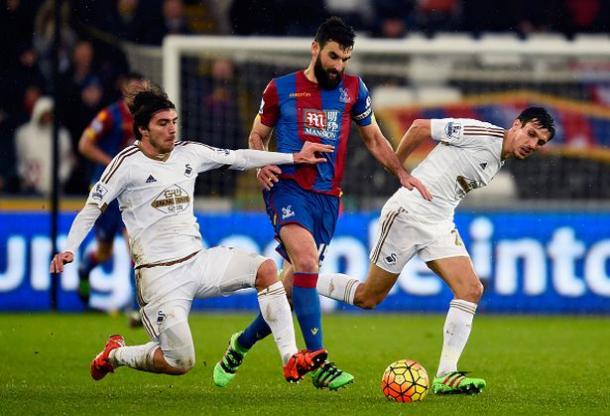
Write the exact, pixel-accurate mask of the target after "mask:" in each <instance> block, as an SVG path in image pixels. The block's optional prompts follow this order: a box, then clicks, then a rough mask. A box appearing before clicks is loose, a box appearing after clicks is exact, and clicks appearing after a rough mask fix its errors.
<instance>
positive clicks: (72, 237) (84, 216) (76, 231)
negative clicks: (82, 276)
mask: <svg viewBox="0 0 610 416" xmlns="http://www.w3.org/2000/svg"><path fill="white" fill-rule="evenodd" d="M101 213H102V211H101V210H100V209H99V208H98V206H97V205H95V204H86V205H85V206H84V207H83V209H82V210H81V211H80V212H79V213H78V215H77V216H76V218H75V219H74V222H73V223H72V226H71V227H70V232H69V233H68V239H67V240H66V248H65V250H64V251H62V252H61V253H58V254H56V255H55V256H54V257H53V260H51V267H50V271H51V273H61V272H62V271H63V270H64V264H66V263H72V261H73V260H74V253H75V252H76V250H77V249H78V246H80V244H81V243H82V242H83V240H84V239H85V237H86V236H87V233H88V232H89V230H91V227H93V224H95V221H96V220H97V218H98V217H99V216H100V214H101Z"/></svg>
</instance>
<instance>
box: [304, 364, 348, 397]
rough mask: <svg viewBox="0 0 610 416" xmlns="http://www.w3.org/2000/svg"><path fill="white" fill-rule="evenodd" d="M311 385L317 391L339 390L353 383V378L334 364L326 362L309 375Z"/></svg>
mask: <svg viewBox="0 0 610 416" xmlns="http://www.w3.org/2000/svg"><path fill="white" fill-rule="evenodd" d="M311 378H312V381H313V385H314V387H315V388H317V389H326V388H327V389H329V390H339V389H340V388H341V387H345V386H347V385H348V384H351V383H353V382H354V376H353V375H351V374H350V373H347V372H345V371H343V370H340V369H339V368H337V366H336V365H335V363H333V362H326V363H324V365H322V367H320V368H318V369H317V370H316V371H314V372H313V373H311Z"/></svg>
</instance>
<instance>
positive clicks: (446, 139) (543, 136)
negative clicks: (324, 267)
mask: <svg viewBox="0 0 610 416" xmlns="http://www.w3.org/2000/svg"><path fill="white" fill-rule="evenodd" d="M554 135H555V127H554V122H553V119H552V117H551V116H550V115H549V114H548V113H547V112H546V110H545V109H543V108H540V107H530V108H528V109H526V110H524V111H523V112H522V113H521V114H520V115H519V116H518V117H517V119H516V120H514V122H513V124H512V126H511V127H510V128H509V129H508V130H505V129H503V128H501V127H498V126H495V125H493V124H490V123H487V122H482V121H477V120H471V119H451V118H448V119H440V120H415V121H414V122H413V124H412V125H411V127H410V128H409V130H408V131H407V132H406V134H405V135H404V136H403V137H402V140H401V143H400V145H399V147H398V150H397V151H396V154H397V156H398V159H399V160H400V161H401V162H402V163H404V161H405V160H406V159H407V157H408V156H409V155H410V154H411V153H412V152H413V150H415V149H416V148H417V147H418V146H419V144H421V143H422V141H424V140H426V139H428V138H432V139H434V140H436V141H438V142H439V144H438V145H437V146H436V147H435V148H434V150H433V151H432V152H431V153H430V154H429V155H428V156H427V157H426V158H425V159H424V160H423V161H422V162H421V163H420V164H419V166H418V167H417V168H416V169H415V170H414V171H413V175H414V176H415V177H417V178H419V179H420V180H421V181H422V182H423V183H424V184H425V185H426V187H427V188H428V189H429V190H430V193H431V194H432V200H426V199H425V198H423V197H422V196H421V195H420V194H419V193H418V192H413V191H409V190H408V189H406V188H404V187H403V188H400V189H399V190H398V191H396V193H395V194H394V195H393V196H392V197H391V198H390V199H389V200H388V201H387V202H386V204H385V205H384V207H383V209H382V211H381V218H380V222H379V230H378V232H377V237H376V242H375V244H374V245H373V249H372V251H371V253H370V267H369V273H368V276H367V278H366V281H365V282H364V283H360V282H359V281H358V280H356V279H353V278H351V277H349V276H347V275H344V274H340V273H336V274H322V275H320V277H319V279H318V283H317V289H318V292H319V293H320V294H321V295H324V296H327V297H330V298H333V299H336V300H339V301H342V302H347V303H349V304H352V305H356V306H359V307H361V308H364V309H372V308H374V307H375V306H377V305H378V304H379V303H381V301H382V300H383V299H385V297H386V296H387V295H388V293H389V292H390V289H391V288H392V286H394V284H395V283H396V280H397V279H398V276H399V275H400V273H401V271H402V269H403V268H404V267H405V265H406V264H407V262H408V261H409V260H410V259H411V258H412V257H413V256H414V255H415V254H418V255H419V256H420V258H421V259H422V260H423V261H425V262H426V265H427V266H428V267H429V268H430V269H431V270H432V271H433V272H435V273H436V274H438V275H439V276H440V277H441V278H442V279H443V280H444V281H445V283H447V284H448V285H449V287H450V288H451V291H452V292H453V294H454V299H453V300H452V301H451V302H450V304H449V312H448V313H447V318H446V320H445V326H444V329H443V334H444V337H443V348H442V351H441V358H440V363H439V366H438V371H437V373H436V378H435V379H434V381H433V383H432V391H433V392H434V393H437V394H443V393H479V392H481V391H482V390H483V389H484V388H485V385H486V383H485V380H483V379H480V378H471V377H467V376H466V374H465V373H464V372H462V371H458V369H457V364H458V360H459V358H460V356H461V354H462V351H463V350H464V348H465V346H466V342H467V341H468V336H469V335H470V329H471V327H472V320H473V318H474V314H475V312H476V309H477V304H478V302H479V300H480V298H481V295H482V294H483V285H482V284H481V282H480V280H479V278H478V277H477V275H476V272H475V271H474V268H473V266H472V262H471V261H470V257H469V255H468V252H467V251H466V248H465V247H464V244H463V243H462V239H461V238H460V235H459V233H458V230H457V229H456V228H455V224H454V223H453V214H454V210H455V208H456V206H457V205H458V204H459V202H460V201H461V200H462V198H463V197H464V196H465V195H466V194H467V193H468V192H470V191H471V190H473V189H475V188H480V187H483V186H485V185H487V184H488V183H489V182H490V181H491V180H492V178H493V177H494V176H495V175H496V173H497V172H498V170H499V169H500V168H501V167H502V166H503V165H504V161H505V160H507V159H510V158H513V157H514V158H516V159H525V158H526V157H528V156H529V155H531V154H533V153H534V152H536V151H537V150H538V149H540V147H542V146H544V145H545V144H546V143H547V142H548V141H549V140H551V139H552V138H553V136H554Z"/></svg>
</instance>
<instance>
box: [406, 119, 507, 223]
mask: <svg viewBox="0 0 610 416" xmlns="http://www.w3.org/2000/svg"><path fill="white" fill-rule="evenodd" d="M430 127H431V135H432V138H433V139H434V140H437V141H439V142H440V143H439V144H438V145H437V146H436V147H435V148H434V149H433V150H432V151H431V152H430V154H429V155H428V156H426V158H425V159H424V160H423V161H422V162H421V163H420V164H419V165H418V166H417V168H415V169H414V170H413V172H412V174H413V176H415V177H416V178H417V179H419V180H420V181H421V182H422V183H423V184H424V185H425V186H426V187H427V188H428V190H429V191H430V193H431V194H432V201H426V200H425V199H424V198H423V197H422V196H421V194H420V193H419V192H417V191H415V190H413V191H409V190H408V189H406V188H404V187H403V188H400V189H399V190H398V191H397V192H396V194H395V195H396V196H397V197H398V199H399V200H400V201H401V204H402V205H403V206H404V207H405V209H406V210H407V211H408V212H409V215H413V216H416V217H417V218H418V220H420V221H422V222H427V223H438V222H441V221H453V215H454V211H455V207H456V206H457V205H458V204H459V203H460V201H461V200H462V198H464V196H465V195H466V194H467V193H468V192H470V191H471V190H473V189H475V188H481V187H483V186H486V185H487V184H488V183H489V182H490V181H491V180H492V179H493V177H494V176H495V175H496V173H498V171H499V170H500V168H501V167H502V165H504V162H503V161H502V160H501V154H502V141H503V139H504V134H505V130H504V129H503V128H501V127H497V126H495V125H493V124H490V123H486V122H482V121H478V120H472V119H465V118H457V119H456V118H444V119H433V120H431V121H430Z"/></svg>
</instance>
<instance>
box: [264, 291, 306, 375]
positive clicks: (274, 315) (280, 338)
mask: <svg viewBox="0 0 610 416" xmlns="http://www.w3.org/2000/svg"><path fill="white" fill-rule="evenodd" d="M258 305H259V307H260V310H261V314H262V315H263V318H264V319H265V322H267V325H269V327H270V328H271V332H272V333H273V339H274V340H275V344H276V345H277V348H278V350H279V351H280V356H281V357H282V362H283V363H284V364H286V363H287V362H288V360H289V359H290V357H292V356H293V355H294V354H296V353H297V351H298V350H297V344H296V341H295V338H294V324H293V322H292V311H291V310H290V304H289V303H288V298H287V297H286V291H285V290H284V285H282V282H275V283H274V284H272V285H271V286H269V287H268V288H266V289H264V290H262V291H260V292H258Z"/></svg>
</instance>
